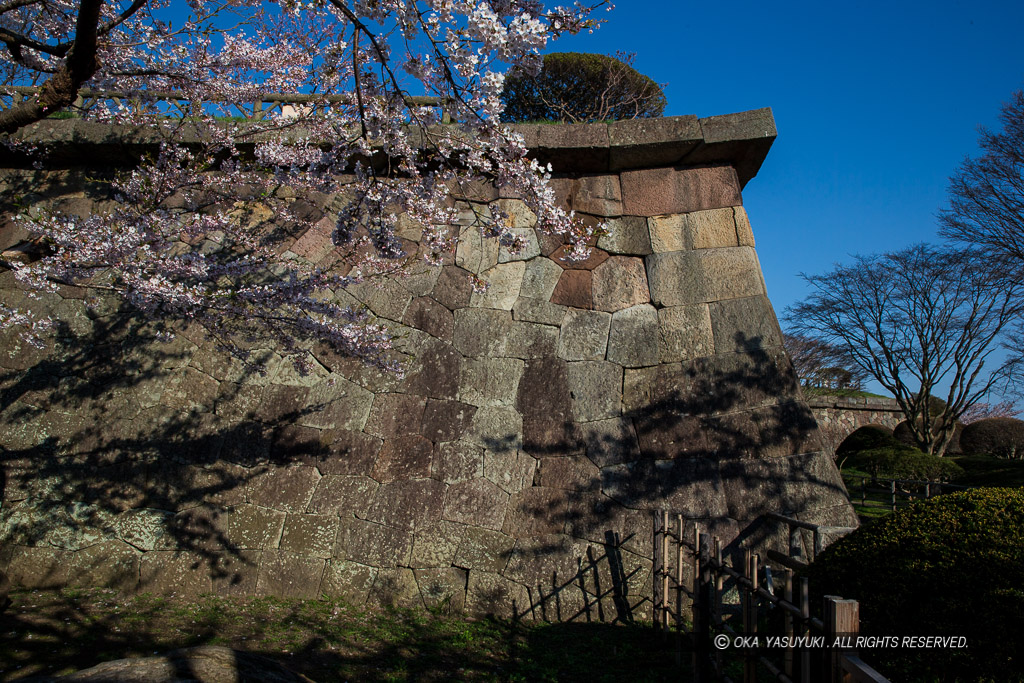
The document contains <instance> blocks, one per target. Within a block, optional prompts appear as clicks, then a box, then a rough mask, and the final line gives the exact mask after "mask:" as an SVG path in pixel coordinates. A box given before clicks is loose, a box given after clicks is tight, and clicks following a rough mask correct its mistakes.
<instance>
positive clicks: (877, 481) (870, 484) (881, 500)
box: [846, 475, 974, 512]
mask: <svg viewBox="0 0 1024 683" xmlns="http://www.w3.org/2000/svg"><path fill="white" fill-rule="evenodd" d="M846 479H848V480H850V481H853V480H856V479H860V485H859V486H857V487H856V489H857V490H859V491H860V504H861V506H862V507H887V508H888V509H889V510H890V511H892V512H895V511H896V508H897V507H898V506H899V504H900V503H904V504H906V503H910V502H911V501H914V500H919V499H922V498H923V499H925V500H927V499H928V498H932V497H933V496H938V495H941V494H943V493H948V492H950V491H965V490H967V489H971V488H974V487H972V486H961V485H959V484H947V483H945V482H941V481H927V480H923V479H893V478H888V477H872V476H867V475H853V476H849V475H847V477H846ZM849 488H851V489H853V488H854V487H849ZM856 492H857V491H855V490H851V491H850V494H851V496H850V497H851V498H853V499H854V500H856Z"/></svg>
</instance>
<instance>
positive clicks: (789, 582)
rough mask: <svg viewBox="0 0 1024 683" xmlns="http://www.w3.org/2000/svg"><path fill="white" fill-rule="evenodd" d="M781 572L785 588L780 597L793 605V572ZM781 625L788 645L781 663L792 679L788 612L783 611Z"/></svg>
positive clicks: (791, 633)
mask: <svg viewBox="0 0 1024 683" xmlns="http://www.w3.org/2000/svg"><path fill="white" fill-rule="evenodd" d="M783 572H784V574H783V577H784V578H783V581H784V583H785V588H784V589H783V592H782V597H783V599H784V600H785V601H786V602H788V603H790V604H793V570H792V569H790V568H789V567H786V569H784V570H783ZM783 623H784V628H785V630H786V641H787V642H788V643H790V644H789V645H787V646H786V654H785V660H784V662H783V672H784V673H785V674H786V675H787V676H789V677H790V678H793V645H792V643H793V636H794V635H795V633H794V632H793V614H792V612H790V611H789V610H786V611H785V616H784V617H783Z"/></svg>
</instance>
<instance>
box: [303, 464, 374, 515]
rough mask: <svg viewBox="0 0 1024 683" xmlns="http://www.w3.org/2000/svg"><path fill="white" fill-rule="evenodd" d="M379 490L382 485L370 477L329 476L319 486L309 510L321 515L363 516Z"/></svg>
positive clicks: (325, 476)
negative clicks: (357, 514)
mask: <svg viewBox="0 0 1024 683" xmlns="http://www.w3.org/2000/svg"><path fill="white" fill-rule="evenodd" d="M379 488H380V483H378V482H377V481H376V480H374V479H371V478H370V477H366V476H347V475H340V474H327V475H324V477H323V478H322V479H321V480H320V482H319V483H318V484H317V487H316V491H314V492H313V498H312V500H310V501H309V507H308V508H307V509H308V511H309V512H312V513H321V514H328V513H329V514H334V515H343V516H351V515H352V514H353V513H359V514H362V513H363V511H364V510H366V508H367V506H368V505H369V504H370V501H372V500H373V499H374V497H375V496H376V494H377V489H379Z"/></svg>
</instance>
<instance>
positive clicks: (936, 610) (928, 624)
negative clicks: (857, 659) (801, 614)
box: [808, 488, 1024, 681]
mask: <svg viewBox="0 0 1024 683" xmlns="http://www.w3.org/2000/svg"><path fill="white" fill-rule="evenodd" d="M808 575H809V577H810V582H811V588H812V590H813V591H814V593H815V594H816V595H817V596H819V599H820V596H822V595H839V596H842V597H844V598H849V599H855V600H857V601H859V602H860V617H861V633H862V634H863V635H872V636H931V635H937V636H964V637H965V638H966V639H967V648H966V649H961V648H948V649H928V650H915V649H904V648H897V649H886V650H870V651H866V652H864V653H861V654H862V656H863V657H864V659H865V661H868V662H869V663H871V664H872V665H873V666H876V668H879V669H880V670H882V672H883V673H885V674H886V675H888V676H890V677H891V678H892V680H901V681H917V680H950V681H953V680H959V681H985V680H994V681H1009V680H1022V677H1024V490H1021V489H1008V488H985V489H974V490H971V491H964V492H961V493H954V494H948V495H943V496H938V497H936V498H932V499H930V500H926V501H920V502H917V503H914V504H912V505H910V506H909V507H906V508H904V509H902V510H898V511H897V512H894V513H892V514H890V515H887V516H886V517H883V518H882V519H880V520H877V521H875V522H874V523H872V524H870V525H867V526H864V527H861V528H860V529H858V530H857V531H854V532H853V533H851V534H850V535H848V536H846V537H845V538H842V539H840V540H838V541H836V542H835V543H833V544H832V545H831V546H829V547H828V548H827V549H826V550H825V551H824V552H823V553H822V554H821V555H820V556H819V557H818V559H817V560H816V561H815V562H814V563H813V564H812V565H811V567H810V568H809V569H808Z"/></svg>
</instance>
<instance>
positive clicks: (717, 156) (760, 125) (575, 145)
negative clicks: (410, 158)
mask: <svg viewBox="0 0 1024 683" xmlns="http://www.w3.org/2000/svg"><path fill="white" fill-rule="evenodd" d="M512 128H513V129H514V130H515V131H517V132H519V133H521V134H522V135H523V136H524V138H525V139H526V145H527V147H529V148H530V150H531V154H532V155H533V156H534V157H536V158H537V160H538V161H540V162H542V163H545V164H546V163H550V164H551V165H552V167H553V169H554V171H555V173H556V174H561V173H573V174H579V173H609V172H611V173H615V172H619V171H625V170H631V169H642V168H660V167H671V166H695V165H719V164H722V165H729V166H734V167H735V168H736V172H737V174H738V176H739V182H740V187H741V188H742V187H743V186H744V185H746V184H747V181H749V180H750V179H751V178H753V177H754V176H755V175H757V171H758V170H759V169H760V168H761V164H762V163H763V162H764V159H765V156H766V155H767V154H768V150H769V149H770V148H771V146H772V142H774V141H775V137H776V129H775V119H774V118H773V116H772V111H771V109H768V108H764V109H754V110H751V111H744V112H737V113H735V114H725V115H723V116H711V117H707V118H703V119H698V118H697V117H696V116H693V115H689V116H666V117H661V118H651V119H631V120H627V121H614V122H612V123H588V124H557V125H552V124H520V125H515V126H512ZM198 135H199V133H198V130H196V131H193V132H191V133H190V132H188V130H187V129H186V132H185V134H184V136H183V138H182V139H183V140H184V142H185V143H188V142H190V141H191V142H198V141H199V137H198ZM291 135H294V136H298V135H301V131H299V130H295V131H292V132H291ZM12 137H14V138H15V139H18V140H22V141H24V142H28V143H31V144H34V145H37V146H38V147H40V148H42V151H43V153H44V154H45V155H46V157H47V164H48V165H49V166H51V167H57V166H65V167H72V166H78V165H89V166H91V167H95V166H97V165H99V164H107V165H111V166H120V165H130V164H133V163H135V162H136V161H137V160H138V159H139V158H140V157H141V156H142V155H143V154H145V153H147V152H152V151H154V150H155V149H156V147H157V145H159V142H160V139H161V137H160V135H159V134H158V133H157V132H156V131H153V130H150V129H147V128H145V127H140V126H129V125H114V124H105V123H96V122H92V121H83V120H81V119H63V120H52V119H51V120H45V121H40V122H38V123H35V124H33V125H31V126H28V127H26V128H24V129H22V130H20V131H18V132H17V133H15V134H14V135H13V136H12ZM413 137H416V136H413ZM18 161H24V160H23V159H19V158H18V155H17V154H16V153H14V152H11V151H10V150H8V149H0V164H2V165H5V166H11V165H12V164H15V165H16V164H17V162H18Z"/></svg>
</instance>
